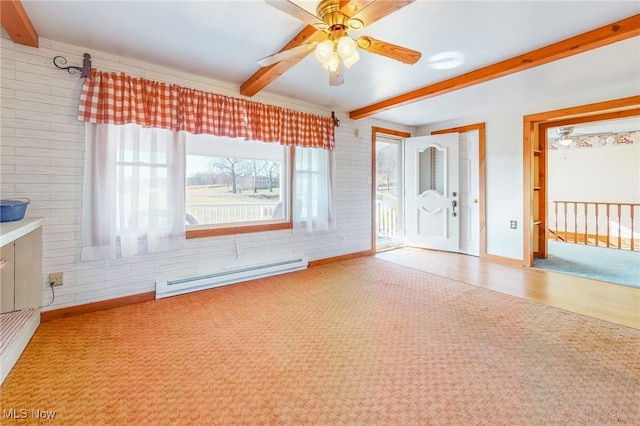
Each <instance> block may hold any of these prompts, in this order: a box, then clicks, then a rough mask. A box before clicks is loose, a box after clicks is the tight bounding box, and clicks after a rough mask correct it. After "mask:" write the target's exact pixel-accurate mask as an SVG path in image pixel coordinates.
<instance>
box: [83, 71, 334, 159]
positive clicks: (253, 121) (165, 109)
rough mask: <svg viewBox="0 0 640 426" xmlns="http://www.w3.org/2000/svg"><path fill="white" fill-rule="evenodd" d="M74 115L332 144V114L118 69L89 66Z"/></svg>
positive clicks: (321, 145)
mask: <svg viewBox="0 0 640 426" xmlns="http://www.w3.org/2000/svg"><path fill="white" fill-rule="evenodd" d="M78 119H79V120H82V121H88V122H90V123H109V124H127V123H135V124H139V125H141V126H144V127H156V128H161V129H169V130H173V131H176V132H178V131H181V130H185V131H187V132H190V133H193V134H202V133H206V134H211V135H216V136H227V137H232V138H244V139H246V140H259V141H263V142H277V143H280V144H282V145H295V146H302V147H306V148H323V149H333V148H334V146H335V134H334V126H333V120H332V119H331V118H330V117H322V116H318V115H313V114H307V113H303V112H299V111H293V110H289V109H285V108H281V107H277V106H273V105H265V104H261V103H258V102H251V101H247V100H244V99H238V98H232V97H229V96H223V95H219V94H216V93H208V92H202V91H199V90H194V89H189V88H185V87H180V86H178V85H175V84H167V83H159V82H156V81H151V80H146V79H143V78H137V77H131V76H128V75H126V74H122V73H107V72H101V71H97V70H92V71H91V78H87V79H86V80H85V82H84V85H83V86H82V92H81V94H80V106H79V108H78Z"/></svg>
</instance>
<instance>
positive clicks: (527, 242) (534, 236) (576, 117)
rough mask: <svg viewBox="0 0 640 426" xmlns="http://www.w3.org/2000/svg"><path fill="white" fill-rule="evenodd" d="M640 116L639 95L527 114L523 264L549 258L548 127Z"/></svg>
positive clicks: (524, 126) (524, 135)
mask: <svg viewBox="0 0 640 426" xmlns="http://www.w3.org/2000/svg"><path fill="white" fill-rule="evenodd" d="M636 115H640V96H631V97H628V98H621V99H614V100H609V101H604V102H597V103H593V104H587V105H580V106H574V107H569V108H563V109H558V110H553V111H547V112H541V113H537V114H531V115H526V116H524V123H523V145H524V146H523V172H524V179H523V184H524V188H523V196H524V199H523V226H522V232H523V249H522V259H523V265H524V266H527V267H532V266H533V259H534V257H541V258H546V257H547V241H548V229H547V202H548V200H547V155H546V150H547V129H548V128H550V127H558V126H568V125H572V124H578V123H588V122H592V121H601V120H611V119H615V118H623V117H631V116H636Z"/></svg>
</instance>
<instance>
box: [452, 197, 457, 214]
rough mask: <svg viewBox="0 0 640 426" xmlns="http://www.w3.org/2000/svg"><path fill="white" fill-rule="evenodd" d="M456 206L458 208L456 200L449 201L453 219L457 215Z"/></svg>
mask: <svg viewBox="0 0 640 426" xmlns="http://www.w3.org/2000/svg"><path fill="white" fill-rule="evenodd" d="M457 206H458V202H457V201H456V200H453V201H451V207H452V209H451V210H452V212H451V216H453V217H456V216H458V213H456V207H457Z"/></svg>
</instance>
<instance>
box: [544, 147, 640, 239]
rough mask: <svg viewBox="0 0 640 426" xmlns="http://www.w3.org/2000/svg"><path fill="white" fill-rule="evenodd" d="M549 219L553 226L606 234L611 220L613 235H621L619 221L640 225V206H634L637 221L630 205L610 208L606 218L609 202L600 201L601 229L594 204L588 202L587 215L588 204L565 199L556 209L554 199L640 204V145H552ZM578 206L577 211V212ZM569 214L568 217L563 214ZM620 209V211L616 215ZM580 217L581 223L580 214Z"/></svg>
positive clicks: (625, 223)
mask: <svg viewBox="0 0 640 426" xmlns="http://www.w3.org/2000/svg"><path fill="white" fill-rule="evenodd" d="M547 177H548V179H547V182H548V183H547V188H548V193H547V197H548V200H549V205H548V224H549V228H550V229H555V228H556V226H557V229H559V230H564V229H565V228H566V229H567V230H569V231H573V230H577V231H578V232H583V230H584V229H585V226H586V228H587V230H588V233H590V234H595V233H596V231H597V232H598V233H599V234H600V235H603V234H606V229H607V222H609V232H610V234H611V235H613V236H616V235H618V226H617V224H618V223H620V224H621V225H622V226H623V230H622V231H621V233H622V234H623V235H625V232H626V231H624V230H625V229H627V230H629V231H628V232H630V230H631V229H634V234H636V235H640V234H638V230H639V229H640V209H638V208H637V207H636V208H635V209H634V217H633V218H634V220H633V226H632V224H631V222H632V220H631V219H632V217H631V211H630V207H629V206H621V207H620V211H618V207H617V206H611V207H610V214H609V218H607V214H606V207H605V206H604V205H601V206H598V228H596V215H595V206H594V205H589V206H588V210H587V215H586V216H587V218H585V214H584V205H577V206H573V204H567V206H566V210H567V211H566V212H565V206H564V203H561V204H559V205H558V211H557V224H556V210H555V207H554V204H553V201H586V202H600V203H602V202H607V203H635V204H638V203H640V144H637V143H636V144H630V145H613V146H607V147H595V148H578V149H575V148H574V149H563V148H560V149H558V150H549V151H548V158H547ZM576 210H577V212H576ZM565 213H566V216H567V217H566V218H565ZM618 214H619V215H620V217H619V219H618ZM576 216H577V223H576V220H575V218H576Z"/></svg>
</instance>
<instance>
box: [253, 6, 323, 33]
mask: <svg viewBox="0 0 640 426" xmlns="http://www.w3.org/2000/svg"><path fill="white" fill-rule="evenodd" d="M264 2H265V3H267V4H268V5H269V6H272V7H275V8H276V9H278V10H280V11H282V12H284V13H286V14H288V15H291V16H293V17H294V18H297V19H299V20H301V21H302V22H304V23H305V24H307V25H312V26H313V27H315V28H317V29H319V30H326V29H327V28H328V27H329V26H328V25H327V24H326V23H325V22H324V21H322V19H320V18H318V17H317V16H316V15H313V14H311V13H309V12H307V11H306V10H304V9H303V8H301V7H300V6H298V5H297V4H295V3H292V2H290V1H288V0H264Z"/></svg>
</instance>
